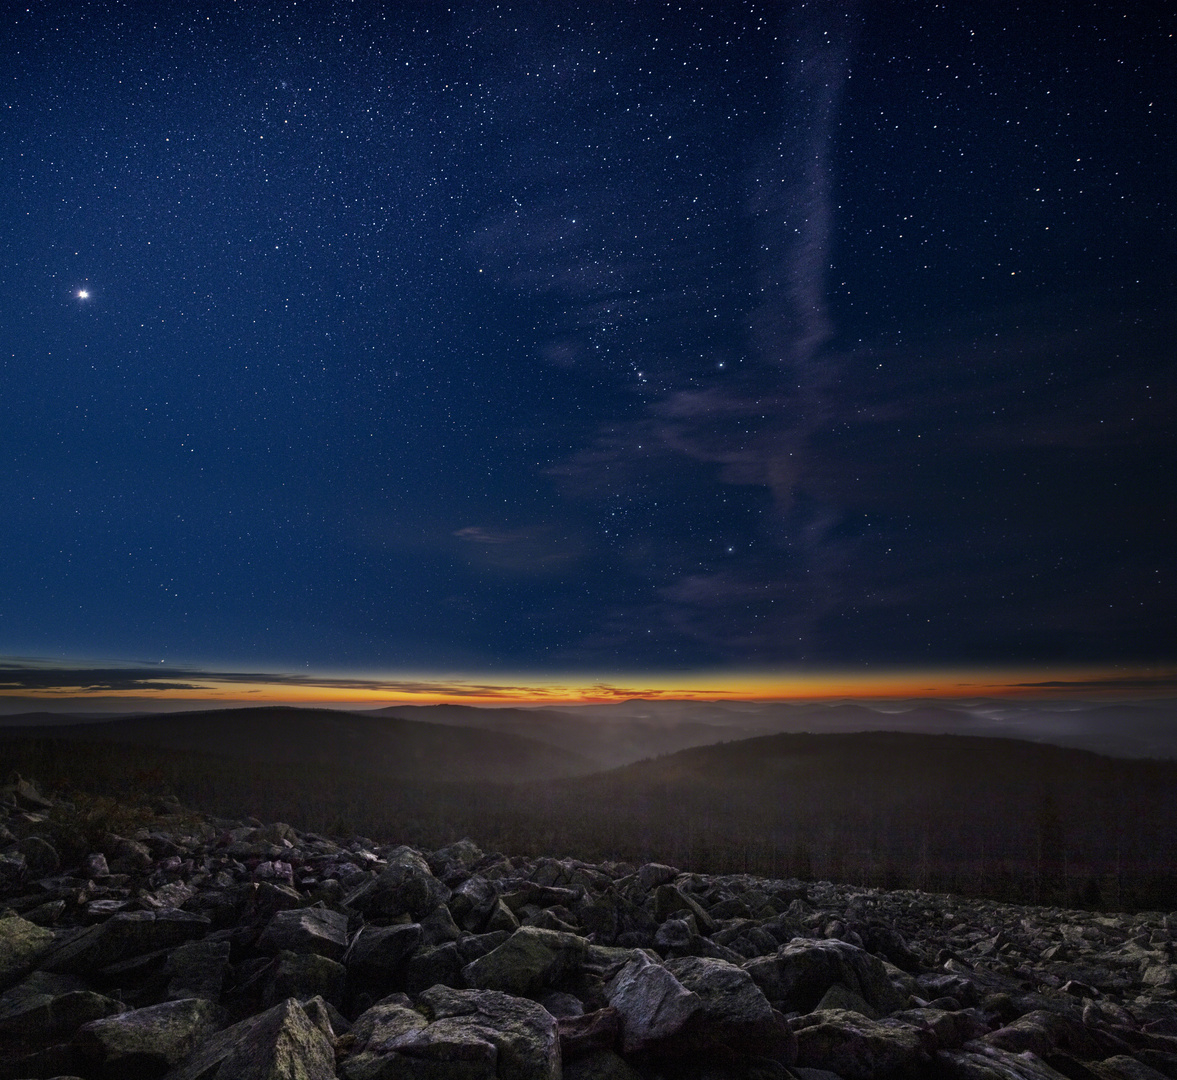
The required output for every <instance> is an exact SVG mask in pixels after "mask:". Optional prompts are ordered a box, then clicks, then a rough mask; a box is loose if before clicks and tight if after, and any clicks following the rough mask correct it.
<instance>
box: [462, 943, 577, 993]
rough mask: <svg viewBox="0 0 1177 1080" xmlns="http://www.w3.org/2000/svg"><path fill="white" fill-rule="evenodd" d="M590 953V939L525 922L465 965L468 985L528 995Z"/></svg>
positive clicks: (551, 982) (564, 974)
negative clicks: (524, 924)
mask: <svg viewBox="0 0 1177 1080" xmlns="http://www.w3.org/2000/svg"><path fill="white" fill-rule="evenodd" d="M587 954H588V943H587V942H586V941H585V940H584V938H582V937H578V936H577V935H575V934H565V933H560V932H559V931H557V930H541V929H540V928H539V927H535V926H524V927H521V928H520V929H518V930H516V931H515V933H513V934H512V935H511V936H510V937H509V938H508V939H507V940H506V941H505V942H503V944H502V945H500V946H499V947H498V948H496V949H493V950H491V951H490V952H488V953H487V954H486V955H485V956H481V957H479V958H478V959H477V960H475V961H473V962H472V963H469V964H467V965H466V966H465V967H464V968H463V969H462V975H463V977H464V978H465V980H466V982H467V984H468V985H469V986H472V987H475V988H477V989H483V990H499V991H502V992H503V993H508V994H515V995H517V996H519V997H527V996H528V995H530V994H534V993H537V992H538V991H539V990H540V989H541V988H542V987H545V986H555V985H556V984H557V983H559V982H560V980H561V979H563V978H565V977H567V976H568V975H569V974H571V973H572V971H574V970H575V969H576V968H577V967H578V966H579V964H580V963H581V962H582V961H583V960H584V959H585V957H586V956H587Z"/></svg>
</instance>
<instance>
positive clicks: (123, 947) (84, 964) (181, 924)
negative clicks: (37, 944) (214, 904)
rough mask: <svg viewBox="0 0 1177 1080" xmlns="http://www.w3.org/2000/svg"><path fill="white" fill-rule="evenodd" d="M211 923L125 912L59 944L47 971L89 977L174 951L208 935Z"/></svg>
mask: <svg viewBox="0 0 1177 1080" xmlns="http://www.w3.org/2000/svg"><path fill="white" fill-rule="evenodd" d="M209 926H210V923H209V920H208V919H206V918H204V917H203V916H201V915H190V914H189V913H188V912H186V911H161V912H154V911H123V912H119V913H118V914H116V915H112V916H111V917H110V918H109V919H107V920H106V921H105V922H102V923H99V924H98V925H97V926H92V927H90V928H89V929H88V930H86V931H85V932H84V933H82V934H81V935H79V936H78V937H76V938H73V939H72V940H70V941H67V942H62V943H60V944H57V943H55V944H54V946H53V947H52V948H51V949H50V950H49V952H48V954H47V955H46V956H45V958H44V959H43V960H42V961H41V967H42V968H43V969H44V970H45V971H56V972H64V973H72V974H86V973H87V972H94V971H96V970H98V969H99V968H104V967H107V966H108V965H110V964H113V963H115V962H116V961H118V960H122V959H125V958H126V957H128V956H141V955H143V954H145V953H151V952H157V951H158V950H160V949H170V948H173V947H174V946H176V945H180V944H182V943H183V942H185V941H189V940H191V939H192V938H199V937H203V936H204V935H205V933H207V932H208V929H209Z"/></svg>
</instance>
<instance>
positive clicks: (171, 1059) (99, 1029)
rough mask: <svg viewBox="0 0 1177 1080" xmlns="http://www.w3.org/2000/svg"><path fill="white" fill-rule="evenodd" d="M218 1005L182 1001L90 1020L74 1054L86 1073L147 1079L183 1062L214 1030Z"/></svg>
mask: <svg viewBox="0 0 1177 1080" xmlns="http://www.w3.org/2000/svg"><path fill="white" fill-rule="evenodd" d="M216 1020H217V1009H216V1006H214V1005H213V1004H211V1003H210V1002H208V1001H206V1000H204V999H203V998H184V999H181V1000H179V1001H168V1002H164V1003H163V1004H162V1005H151V1006H148V1007H147V1008H145V1009H134V1010H132V1011H131V1012H123V1013H119V1014H117V1015H115V1016H108V1017H106V1018H105V1019H102V1020H92V1021H90V1022H89V1023H88V1024H83V1025H82V1026H81V1027H80V1028H78V1030H77V1032H76V1033H75V1035H74V1037H73V1045H74V1049H75V1051H76V1052H77V1054H78V1057H79V1058H80V1059H81V1061H82V1062H84V1063H85V1064H86V1066H87V1067H88V1070H89V1071H90V1072H91V1073H94V1074H96V1075H98V1076H101V1077H104V1078H109V1080H120V1078H122V1077H136V1078H137V1080H151V1078H153V1077H159V1076H163V1075H164V1074H165V1073H166V1072H167V1071H168V1069H170V1068H172V1067H173V1066H175V1065H177V1064H179V1063H180V1062H181V1061H182V1060H183V1059H184V1058H186V1057H187V1056H188V1055H189V1054H190V1053H192V1051H193V1050H195V1049H196V1047H197V1046H198V1045H199V1044H200V1042H201V1040H202V1039H203V1038H204V1037H205V1036H206V1035H209V1034H211V1033H212V1032H213V1030H215V1027H216Z"/></svg>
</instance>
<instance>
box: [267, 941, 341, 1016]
mask: <svg viewBox="0 0 1177 1080" xmlns="http://www.w3.org/2000/svg"><path fill="white" fill-rule="evenodd" d="M346 991H347V968H345V967H344V966H343V965H342V964H340V963H338V962H337V961H335V960H329V959H328V958H327V957H325V956H320V955H319V954H318V953H293V952H288V951H286V950H283V951H282V952H280V953H279V954H278V956H277V957H276V958H275V960H274V963H273V965H272V967H271V968H270V969H269V973H268V976H267V978H266V985H265V989H264V990H263V991H262V1005H263V1007H265V1008H269V1007H270V1006H271V1005H276V1004H278V1003H279V1002H280V1001H284V1000H286V998H297V999H298V1000H299V1001H303V1000H306V999H307V998H313V997H321V998H322V999H323V1000H324V1001H327V1002H330V1003H331V1004H332V1005H334V1006H335V1007H336V1008H339V1007H341V1006H342V1005H343V1000H344V995H345V993H346Z"/></svg>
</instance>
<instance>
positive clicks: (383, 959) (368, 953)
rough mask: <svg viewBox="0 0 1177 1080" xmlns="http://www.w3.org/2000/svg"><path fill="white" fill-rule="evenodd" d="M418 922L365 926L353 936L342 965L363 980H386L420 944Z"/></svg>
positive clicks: (397, 970) (390, 978)
mask: <svg viewBox="0 0 1177 1080" xmlns="http://www.w3.org/2000/svg"><path fill="white" fill-rule="evenodd" d="M421 936H422V935H421V926H420V924H419V923H401V924H399V925H397V926H365V927H363V928H362V929H361V930H359V931H358V932H357V933H356V936H355V937H354V938H352V943H351V945H350V946H349V947H348V950H347V952H346V953H345V954H344V956H343V965H344V967H346V968H347V970H348V972H349V973H350V974H351V975H352V976H353V977H354V978H356V979H358V980H359V981H360V982H382V981H383V982H387V981H389V980H392V979H394V978H396V977H397V975H398V974H399V972H400V969H401V966H402V965H403V964H404V962H405V960H406V959H407V958H408V957H409V956H411V955H412V954H413V953H414V952H416V950H417V947H418V946H419V945H420V944H421Z"/></svg>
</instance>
